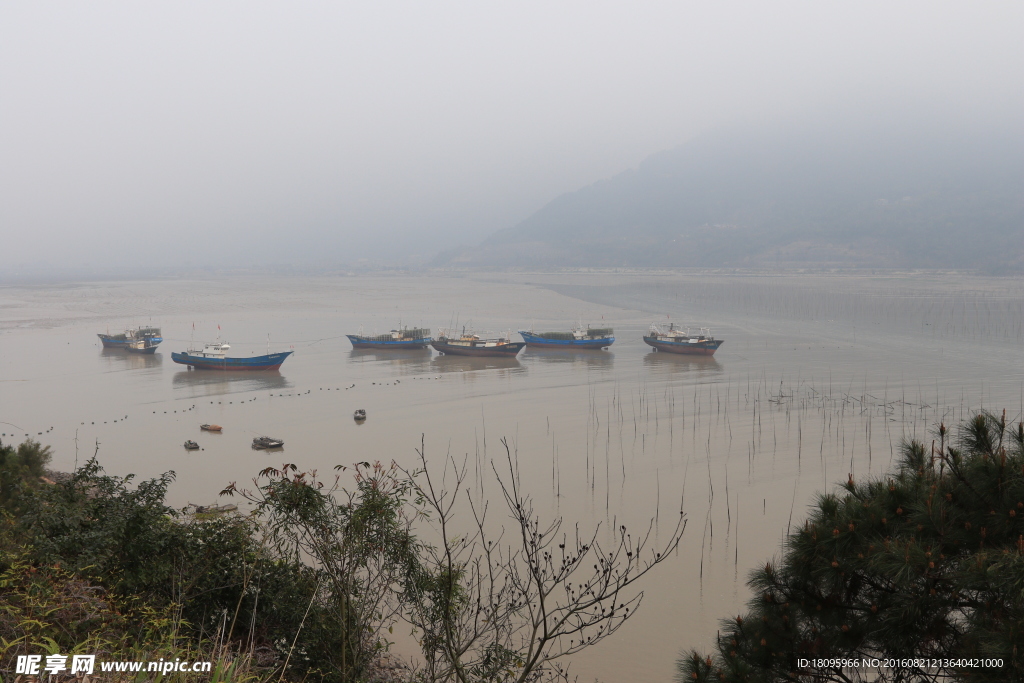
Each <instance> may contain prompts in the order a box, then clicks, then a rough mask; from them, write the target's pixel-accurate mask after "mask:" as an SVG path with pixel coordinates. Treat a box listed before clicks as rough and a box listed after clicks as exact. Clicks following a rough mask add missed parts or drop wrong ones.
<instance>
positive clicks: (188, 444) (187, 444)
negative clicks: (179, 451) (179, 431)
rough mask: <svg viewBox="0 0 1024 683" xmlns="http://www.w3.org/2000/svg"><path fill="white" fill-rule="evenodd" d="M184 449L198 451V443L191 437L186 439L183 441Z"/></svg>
mask: <svg viewBox="0 0 1024 683" xmlns="http://www.w3.org/2000/svg"><path fill="white" fill-rule="evenodd" d="M185 450H186V451H198V450H199V444H197V443H196V442H195V441H193V440H192V439H189V440H188V441H186V442H185Z"/></svg>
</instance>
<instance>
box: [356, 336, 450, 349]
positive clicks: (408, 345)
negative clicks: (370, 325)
mask: <svg viewBox="0 0 1024 683" xmlns="http://www.w3.org/2000/svg"><path fill="white" fill-rule="evenodd" d="M345 336H346V337H348V340H349V341H350V342H352V348H353V349H383V350H386V351H401V350H407V349H425V348H427V346H429V345H430V342H431V341H432V340H431V339H430V337H423V338H420V339H396V340H390V341H371V340H370V339H368V338H367V337H360V336H359V335H357V334H346V335H345Z"/></svg>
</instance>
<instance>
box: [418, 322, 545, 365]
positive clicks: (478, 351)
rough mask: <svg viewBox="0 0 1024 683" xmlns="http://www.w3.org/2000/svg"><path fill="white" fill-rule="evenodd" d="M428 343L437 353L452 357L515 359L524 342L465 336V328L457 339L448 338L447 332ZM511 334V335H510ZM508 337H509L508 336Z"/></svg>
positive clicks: (524, 344) (505, 338) (501, 338)
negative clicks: (500, 357)
mask: <svg viewBox="0 0 1024 683" xmlns="http://www.w3.org/2000/svg"><path fill="white" fill-rule="evenodd" d="M442 332H444V333H443V334H442V335H441V336H440V337H438V338H437V339H436V340H434V341H432V342H431V343H430V345H431V346H433V347H434V349H436V350H437V351H438V352H439V353H443V354H449V355H453V356H502V357H505V358H515V356H516V354H517V353H519V352H520V351H521V350H522V349H523V347H524V346H526V342H514V341H511V340H510V339H509V338H508V336H505V337H499V338H497V339H481V338H480V337H479V336H478V335H475V334H467V333H466V330H465V328H463V330H462V336H460V337H458V338H457V339H454V338H450V337H448V335H447V332H446V331H444V330H442ZM510 334H511V333H510ZM509 336H510V335H509Z"/></svg>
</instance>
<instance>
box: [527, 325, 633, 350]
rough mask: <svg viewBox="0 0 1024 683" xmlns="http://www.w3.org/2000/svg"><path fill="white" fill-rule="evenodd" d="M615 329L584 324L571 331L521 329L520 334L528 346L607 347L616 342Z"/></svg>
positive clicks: (561, 347) (556, 347)
mask: <svg viewBox="0 0 1024 683" xmlns="http://www.w3.org/2000/svg"><path fill="white" fill-rule="evenodd" d="M613 331H614V330H612V328H610V327H602V328H592V327H589V326H588V327H587V328H586V329H584V328H583V326H582V325H580V326H578V327H575V328H573V330H572V331H571V332H541V333H539V334H538V333H535V332H533V330H530V331H527V330H519V334H520V335H521V336H522V337H523V340H524V341H526V344H527V345H528V346H539V347H542V348H555V349H581V350H583V349H598V350H600V349H606V348H608V347H609V346H611V345H612V344H614V343H615V337H613V336H612V333H613Z"/></svg>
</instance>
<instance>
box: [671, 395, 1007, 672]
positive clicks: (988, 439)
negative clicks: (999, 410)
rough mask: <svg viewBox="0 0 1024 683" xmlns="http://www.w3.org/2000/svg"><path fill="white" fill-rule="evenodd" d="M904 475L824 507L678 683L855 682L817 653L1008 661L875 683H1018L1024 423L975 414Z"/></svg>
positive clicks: (687, 662) (913, 453)
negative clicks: (936, 678)
mask: <svg viewBox="0 0 1024 683" xmlns="http://www.w3.org/2000/svg"><path fill="white" fill-rule="evenodd" d="M936 436H937V439H936V442H935V443H933V444H932V445H931V447H929V446H927V445H925V444H922V443H920V442H917V441H910V442H908V443H905V444H904V445H903V446H902V449H901V450H902V453H901V458H900V462H899V467H898V470H897V471H896V472H895V473H894V474H893V475H891V476H889V477H887V478H884V479H870V480H867V481H864V482H861V483H855V482H854V481H853V479H852V477H851V478H850V480H849V482H848V483H847V484H846V485H845V487H844V491H843V493H842V494H841V495H838V494H826V495H822V496H820V497H819V498H818V501H817V503H816V505H815V509H814V511H813V513H812V514H811V516H810V518H809V519H808V520H807V522H806V523H805V525H804V527H803V528H802V529H799V530H798V531H796V532H795V533H793V534H791V535H790V537H789V539H788V542H787V545H786V548H785V552H784V554H783V557H782V560H781V561H780V562H778V563H775V564H773V563H768V564H766V565H765V567H764V568H763V569H759V570H757V571H755V572H754V573H753V574H752V575H751V579H750V582H749V585H750V587H751V589H752V591H753V593H754V596H755V597H754V599H753V600H751V602H750V604H749V611H748V613H747V614H745V615H742V616H738V617H736V618H735V619H731V620H728V621H725V622H723V625H722V631H721V633H720V636H719V639H718V642H717V647H716V650H717V652H716V653H715V654H714V656H706V655H702V654H700V653H698V652H691V653H690V654H689V655H688V656H686V657H685V658H684V659H682V660H681V661H680V662H679V678H678V680H680V681H718V680H724V681H777V680H792V681H797V680H815V681H839V680H850V679H849V678H847V677H845V676H849V672H841V671H839V669H836V668H827V667H817V668H808V667H804V668H800V667H799V666H798V659H800V658H804V659H811V658H847V659H851V658H866V657H896V658H904V657H905V658H929V659H930V658H972V657H981V658H1001V659H1002V660H1003V663H1004V666H1003V667H1002V668H972V669H958V668H957V667H955V666H953V667H942V668H941V669H940V670H938V671H937V672H936V671H933V670H929V669H927V668H921V667H916V666H897V667H892V668H889V669H885V670H878V669H869V670H868V671H867V672H866V673H868V674H870V675H875V674H880V675H881V677H880V678H877V679H873V680H879V681H890V680H919V679H922V680H923V679H925V678H928V679H929V680H930V679H931V675H935V674H936V673H937V674H939V675H940V676H943V677H949V678H952V679H955V680H960V679H963V678H968V677H969V678H970V680H972V681H1005V680H1011V679H1019V678H1021V677H1022V676H1024V590H1022V589H1024V424H1020V423H1018V424H1017V425H1016V427H1015V428H1011V427H1009V426H1008V425H1007V423H1006V416H1005V413H1004V414H1003V415H1002V417H999V416H996V415H993V414H991V413H985V412H982V413H978V414H977V415H975V416H974V417H972V418H971V419H970V420H967V421H965V423H964V424H963V425H962V426H961V430H960V436H959V439H957V440H956V442H955V443H952V444H951V443H949V442H950V435H949V432H948V430H947V428H946V426H945V425H940V427H939V428H938V432H937V434H936Z"/></svg>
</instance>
